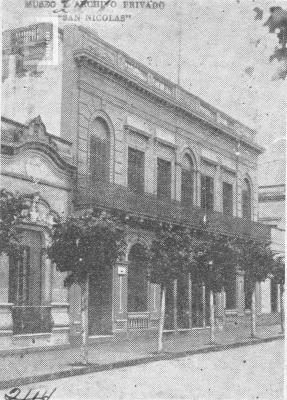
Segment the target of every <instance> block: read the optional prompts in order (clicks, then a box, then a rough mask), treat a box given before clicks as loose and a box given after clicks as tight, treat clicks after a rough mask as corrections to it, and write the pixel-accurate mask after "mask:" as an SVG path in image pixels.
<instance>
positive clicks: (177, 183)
mask: <svg viewBox="0 0 287 400" xmlns="http://www.w3.org/2000/svg"><path fill="white" fill-rule="evenodd" d="M174 198H175V200H177V201H181V165H180V164H179V163H178V162H177V161H176V162H175V197H174Z"/></svg>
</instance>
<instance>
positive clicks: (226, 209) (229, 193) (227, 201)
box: [222, 182, 233, 216]
mask: <svg viewBox="0 0 287 400" xmlns="http://www.w3.org/2000/svg"><path fill="white" fill-rule="evenodd" d="M222 197H223V198H222V201H223V214H225V215H231V216H232V215H233V187H232V185H231V184H230V183H227V182H223V184H222Z"/></svg>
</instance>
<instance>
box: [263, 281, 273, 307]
mask: <svg viewBox="0 0 287 400" xmlns="http://www.w3.org/2000/svg"><path fill="white" fill-rule="evenodd" d="M270 283H271V281H270V279H269V278H267V279H266V280H265V281H264V282H261V311H262V313H271V285H270Z"/></svg>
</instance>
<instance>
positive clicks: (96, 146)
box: [90, 118, 110, 183]
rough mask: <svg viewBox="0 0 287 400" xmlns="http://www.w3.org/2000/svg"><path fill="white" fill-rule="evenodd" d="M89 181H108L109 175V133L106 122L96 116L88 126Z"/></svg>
mask: <svg viewBox="0 0 287 400" xmlns="http://www.w3.org/2000/svg"><path fill="white" fill-rule="evenodd" d="M90 174H91V182H92V183H96V182H99V181H100V182H108V181H109V175H110V135H109V128H108V125H107V123H106V122H105V121H104V120H103V119H102V118H96V119H95V120H94V121H92V123H91V126H90Z"/></svg>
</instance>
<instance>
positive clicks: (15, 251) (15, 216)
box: [0, 189, 29, 258]
mask: <svg viewBox="0 0 287 400" xmlns="http://www.w3.org/2000/svg"><path fill="white" fill-rule="evenodd" d="M26 198H27V196H24V195H21V194H19V193H16V194H15V195H14V194H12V193H9V192H8V191H7V190H6V189H2V190H1V192H0V212H1V214H0V215H1V218H0V254H2V253H6V254H7V255H13V256H14V257H16V258H17V256H19V255H20V232H19V230H18V228H17V227H18V224H19V222H20V220H21V218H22V216H23V212H24V211H25V210H26V209H27V208H29V205H28V204H27V201H26Z"/></svg>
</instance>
